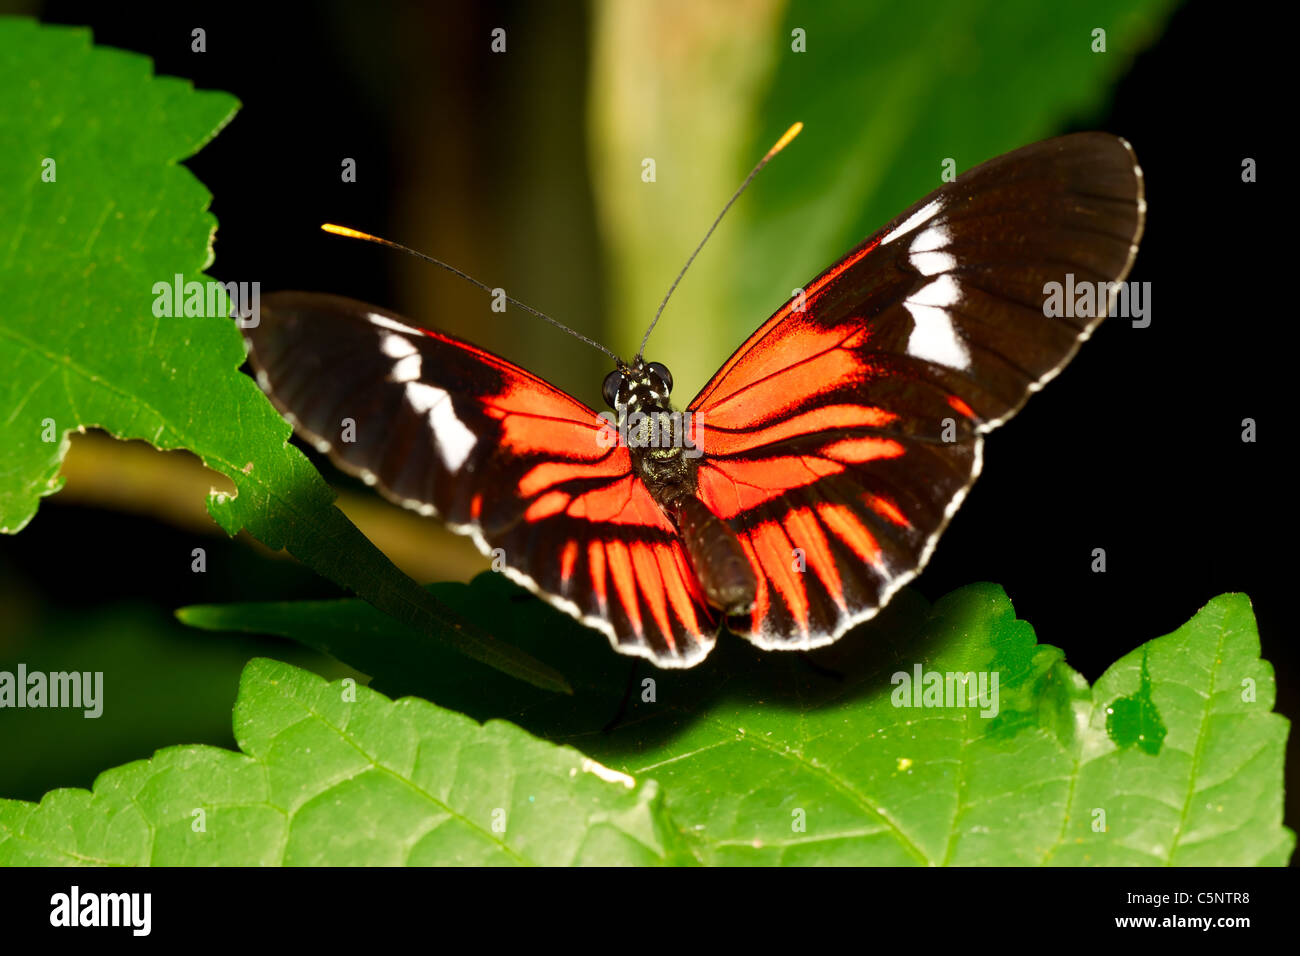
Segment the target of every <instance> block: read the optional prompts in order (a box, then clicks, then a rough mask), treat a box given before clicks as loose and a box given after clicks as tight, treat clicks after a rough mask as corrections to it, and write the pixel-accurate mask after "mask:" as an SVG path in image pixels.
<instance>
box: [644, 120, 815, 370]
mask: <svg viewBox="0 0 1300 956" xmlns="http://www.w3.org/2000/svg"><path fill="white" fill-rule="evenodd" d="M802 131H803V123H795V124H794V125H793V126H791V127H790V128H789V129H788V130H786V131H785V133H784V134H782V136H781V138H780V139H778V140H777V141H776V145H774V146H773V147H772V148H771V149H769V150H768V151H767V154H766V155H764V157H763V158H762V159H760V160H759V161H758V165H756V166H755V167H754V168H753V169H751V170H750V171H749V175H748V176H746V177H745V181H744V182H743V183H741V184H740V188H739V189H737V190H736V192H735V193H734V194H733V195H732V197H731V198H730V199H728V200H727V204H726V205H725V206H723V207H722V212H720V213H718V218H717V219H715V220H713V225H711V226H709V231H708V232H706V233H705V234H704V238H703V239H701V240H700V244H699V245H698V246H696V247H695V251H694V252H692V253H691V257H690V258H689V259H687V260H686V265H684V266H682V271H681V272H679V273H677V278H676V279H674V280H673V284H672V287H671V288H670V289H669V290H668V294H667V295H666V296H664V300H663V301H662V302H660V303H659V311H657V312H656V313H655V317H654V318H653V319H651V320H650V328H648V329H646V330H645V337H644V338H643V339H641V348H639V349H637V353H636V361H640V360H641V356H642V355H644V354H645V347H646V343H647V342H649V341H650V333H651V332H653V331H654V330H655V325H656V324H657V323H658V322H659V316H661V315H663V312H664V306H666V305H667V304H668V300H669V299H671V298H672V297H673V293H674V292H676V291H677V284H678V283H679V282H681V281H682V276H684V275H686V270H687V269H689V268H690V267H691V263H692V262H694V261H695V257H696V256H698V255H699V254H700V250H701V249H703V248H704V244H705V243H706V242H708V241H709V236H711V235H713V230H714V229H717V228H718V223H720V222H722V217H723V216H725V215H726V214H727V210H728V209H730V208H731V206H732V204H733V203H734V202H735V201H736V200H737V199H739V198H740V194H741V193H743V192H744V191H745V188H746V187H747V186H749V184H750V183H751V182H753V180H754V177H755V176H757V175H758V171H759V170H760V169H762V168H763V167H764V166H766V165H767V164H768V163H769V162H770V161H771V159H772V157H773V156H775V155H776V154H777V153H779V152H781V150H783V149H785V148H786V147H787V146H789V145H790V140H792V139H794V138H795V137H796V136H798V135H799V133H800V132H802Z"/></svg>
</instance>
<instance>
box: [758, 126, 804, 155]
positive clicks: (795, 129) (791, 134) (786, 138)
mask: <svg viewBox="0 0 1300 956" xmlns="http://www.w3.org/2000/svg"><path fill="white" fill-rule="evenodd" d="M802 132H803V123H795V124H794V125H793V126H791V127H790V128H789V129H788V130H786V131H785V134H784V135H783V136H782V137H781V138H780V139H778V140H777V141H776V145H775V146H773V147H772V148H771V149H769V150H768V151H767V155H768V156H769V157H772V156H775V155H776V154H777V153H779V152H781V150H783V149H785V148H786V147H787V146H789V145H790V140H792V139H794V138H795V137H796V136H798V135H799V134H800V133H802Z"/></svg>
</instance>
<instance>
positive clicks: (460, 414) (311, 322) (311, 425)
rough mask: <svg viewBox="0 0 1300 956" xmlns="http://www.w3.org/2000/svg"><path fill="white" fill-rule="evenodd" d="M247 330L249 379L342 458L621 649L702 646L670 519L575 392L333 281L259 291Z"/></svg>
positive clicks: (670, 661)
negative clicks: (335, 287)
mask: <svg viewBox="0 0 1300 956" xmlns="http://www.w3.org/2000/svg"><path fill="white" fill-rule="evenodd" d="M245 336H246V339H247V341H248V344H249V357H250V360H251V362H252V364H253V367H254V369H255V371H256V373H257V377H258V381H259V384H260V385H261V386H262V388H263V389H264V390H265V391H266V392H267V393H268V394H269V395H270V396H271V397H272V400H273V401H274V402H275V404H276V405H277V407H279V408H280V410H281V411H282V412H284V413H285V415H286V417H288V418H289V420H290V422H291V423H292V424H293V425H294V426H295V428H296V429H297V430H298V431H299V433H300V434H302V435H303V437H305V438H307V439H308V440H310V441H312V442H313V443H314V444H315V445H316V446H317V448H318V449H320V450H322V451H325V452H328V453H329V455H330V457H331V458H332V459H333V460H334V462H335V463H336V464H337V465H339V466H340V467H341V468H343V469H344V470H346V471H348V472H351V473H352V474H356V475H359V476H360V477H362V479H364V480H365V481H366V482H367V483H369V484H373V485H376V486H377V487H378V488H379V489H380V490H381V491H382V492H383V493H384V494H385V495H386V496H387V497H389V498H391V499H392V500H394V501H396V502H398V503H400V504H402V505H405V506H406V507H409V508H413V509H415V510H417V511H419V512H420V513H422V514H426V515H431V516H432V515H437V516H439V517H441V518H442V520H443V521H445V522H446V523H447V524H448V525H449V526H450V527H451V528H452V529H453V530H455V531H458V532H460V533H463V534H469V535H471V536H472V537H473V538H474V540H475V542H476V543H477V544H478V546H479V548H480V549H481V550H482V551H483V552H484V553H485V554H488V555H491V556H493V558H494V559H495V560H499V561H501V562H503V563H504V570H505V571H506V573H508V574H510V576H511V577H512V578H514V579H515V580H517V581H519V582H520V583H522V584H524V585H525V586H527V587H529V588H530V589H531V590H533V591H534V592H536V593H538V594H540V595H542V596H543V597H545V598H546V599H547V600H549V601H551V602H552V603H554V604H555V605H557V606H558V607H560V608H562V609H563V610H565V611H567V612H568V613H570V614H572V615H573V616H575V617H577V618H578V619H579V620H582V621H583V622H584V623H586V624H588V625H590V626H592V627H595V628H597V629H599V630H601V631H602V632H604V633H605V634H606V635H607V636H608V637H609V638H610V640H611V642H613V643H614V644H615V646H616V647H617V648H618V649H619V650H620V651H623V652H624V653H630V654H638V655H641V656H644V657H649V658H651V659H653V660H655V661H656V663H658V664H660V665H661V666H678V667H683V666H689V665H690V664H693V663H696V662H697V661H698V660H700V659H701V658H702V657H703V656H704V655H705V654H707V653H708V651H709V649H710V648H711V647H712V646H713V642H714V640H715V635H716V631H717V618H716V614H715V612H713V611H712V610H711V609H709V608H708V606H707V605H706V604H705V603H704V601H703V599H702V597H701V595H700V590H699V586H698V584H697V583H696V579H695V576H694V575H693V574H692V573H691V571H690V567H689V564H688V561H687V558H686V555H685V552H684V551H683V549H682V545H681V542H680V540H679V539H678V536H677V533H676V530H675V528H674V527H673V525H672V523H671V522H670V521H669V520H668V519H667V518H666V517H665V516H664V514H663V512H662V511H661V510H660V508H659V506H658V505H657V504H656V503H655V501H654V500H653V498H651V496H650V494H649V492H648V491H647V490H646V488H645V486H644V485H643V484H642V483H641V482H640V481H639V480H638V479H637V478H636V477H635V476H634V474H633V471H632V461H631V457H630V455H629V453H628V450H627V448H626V447H624V446H620V445H618V443H617V441H616V440H613V439H612V437H608V436H606V435H604V434H602V429H605V428H607V426H606V424H605V423H604V421H602V419H600V418H599V417H598V416H597V415H596V413H595V412H594V411H592V410H591V409H590V408H588V407H587V406H586V405H585V404H583V403H582V402H580V401H578V400H577V399H575V398H572V397H571V396H569V395H567V394H565V393H564V392H562V391H560V390H559V389H557V388H555V387H554V386H552V385H550V384H548V383H547V382H545V381H543V380H542V379H540V378H538V377H536V376H534V375H531V374H530V373H528V372H526V371H524V370H523V369H521V368H519V367H518V366H516V365H513V364H511V363H510V362H507V361H506V360H505V359H502V358H500V357H498V356H496V355H493V354H491V353H489V352H486V351H484V350H482V349H479V348H477V347H475V346H473V345H470V344H469V343H467V342H463V341H460V340H459V339H456V338H454V337H452V336H449V335H445V334H442V333H437V332H432V331H428V330H424V329H420V328H416V327H415V326H412V325H410V324H409V323H408V322H407V321H406V320H405V319H403V318H401V317H400V316H398V315H396V314H394V313H391V312H386V311H384V310H382V309H377V308H375V307H374V306H370V305H366V304H364V303H361V302H356V301H353V300H350V299H344V298H341V297H338V296H331V295H321V294H315V293H303V292H282V293H275V294H273V295H268V296H266V297H264V299H263V303H262V310H261V322H260V323H259V324H258V326H256V327H255V328H251V329H247V330H245Z"/></svg>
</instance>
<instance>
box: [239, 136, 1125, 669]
mask: <svg viewBox="0 0 1300 956" xmlns="http://www.w3.org/2000/svg"><path fill="white" fill-rule="evenodd" d="M770 155H771V154H769V156H770ZM1145 209H1146V203H1145V200H1144V199H1143V183H1142V172H1141V170H1140V169H1139V168H1138V165H1137V162H1136V160H1135V158H1134V155H1133V151H1132V149H1131V147H1130V146H1129V144H1128V143H1127V142H1125V141H1124V140H1122V139H1119V138H1117V137H1115V136H1110V135H1106V134H1102V133H1082V134H1076V135H1072V136H1065V137H1061V138H1059V139H1053V140H1047V141H1045V142H1041V143H1036V144H1034V145H1031V146H1027V147H1024V148H1023V149H1019V150H1016V151H1014V152H1011V153H1007V154H1006V155H1003V156H1000V157H998V158H996V159H993V160H990V161H989V162H986V163H984V164H982V165H980V166H977V167H975V168H974V169H971V170H969V171H968V172H966V173H963V174H962V175H960V176H959V177H958V178H957V179H956V180H955V181H954V182H951V183H948V184H946V185H944V186H943V187H941V188H940V189H938V190H936V191H935V192H934V193H932V194H931V195H930V196H928V197H926V198H925V199H923V200H921V201H920V202H919V203H917V204H916V205H915V206H913V207H912V208H910V209H908V210H907V211H906V212H904V213H903V214H902V215H900V216H899V217H898V218H897V219H895V220H894V221H893V222H891V223H890V224H889V225H887V226H885V227H884V228H883V229H881V230H880V231H879V232H877V233H876V234H875V235H874V236H872V237H871V238H869V239H867V240H866V241H865V242H863V243H862V244H861V245H859V246H858V247H857V248H856V249H854V250H853V251H851V252H850V253H849V254H848V255H846V256H845V257H844V258H843V259H841V260H840V261H839V262H837V263H836V264H835V265H833V266H831V267H830V268H829V269H827V270H826V271H825V272H824V273H822V274H821V275H820V276H818V277H817V278H816V279H815V280H813V281H812V282H810V283H808V284H807V286H806V287H805V288H804V290H803V294H802V296H796V297H795V298H794V299H792V300H791V301H790V302H788V303H787V304H786V305H785V306H783V307H782V308H781V309H780V310H779V311H777V313H776V314H775V315H773V316H772V317H771V318H770V319H768V320H767V321H766V322H764V323H763V324H762V325H761V326H760V327H759V328H758V330H757V331H756V332H754V334H753V335H751V336H750V337H749V339H748V340H747V341H746V342H745V343H744V344H743V345H741V347H740V348H739V349H737V350H736V352H735V354H734V355H732V356H731V358H729V359H728V360H727V361H726V363H725V364H724V365H723V366H722V368H721V369H720V370H719V371H718V372H717V374H716V375H714V376H713V378H712V380H711V381H710V382H709V383H708V384H707V385H706V386H705V387H704V389H703V391H701V392H700V394H699V395H697V396H696V397H695V398H694V400H692V401H691V403H690V405H688V406H687V411H689V412H690V413H692V416H691V421H690V430H689V437H688V438H687V439H684V440H683V441H678V442H669V443H661V444H660V446H659V447H654V446H652V445H651V444H650V443H649V442H646V441H639V442H638V441H629V440H627V436H624V437H623V438H622V439H618V438H614V439H612V437H611V436H612V435H613V433H614V431H615V429H613V428H612V427H611V422H610V421H609V419H608V418H602V417H600V416H598V415H597V413H596V412H595V411H593V410H592V409H591V408H589V407H588V406H587V405H585V404H584V403H582V402H580V401H578V400H577V399H576V398H573V397H572V396H570V395H568V394H566V393H564V392H562V391H560V390H559V389H558V388H555V387H554V386H552V385H549V384H548V383H547V382H545V381H544V380H542V379H541V378H538V377H537V376H535V375H533V374H531V373H529V372H527V371H524V370H523V369H522V368H520V367H518V366H517V365H514V364H512V363H510V362H508V361H506V360H505V359H502V358H500V357H498V356H496V355H493V354H491V353H489V352H486V351H484V350H483V349H480V348H477V347H475V346H473V345H471V344H469V343H468V342H463V341H461V340H459V339H456V338H454V337H452V336H450V335H446V334H443V333H440V332H433V331H429V330H426V329H421V328H418V327H416V326H414V325H412V324H411V323H409V322H408V321H407V320H405V319H403V318H401V317H400V316H398V315H395V314H393V313H391V312H388V311H385V310H383V309H379V308H375V307H373V306H369V305H365V304H363V303H360V302H355V301H352V300H348V299H343V298H339V297H336V296H329V295H321V294H312V293H300V292H289V293H277V294H275V295H273V296H268V297H267V298H266V299H265V300H264V302H263V306H262V314H261V322H260V324H259V325H257V326H256V327H255V328H250V329H247V330H246V331H245V335H246V337H247V341H248V345H249V354H250V358H251V360H252V364H253V367H254V368H255V370H256V372H257V378H258V382H259V383H260V385H261V386H262V388H263V389H264V390H265V391H266V392H267V393H268V394H269V395H270V397H271V399H272V401H273V402H274V403H275V405H276V406H277V407H278V408H279V409H280V410H281V411H282V412H283V413H284V414H285V415H286V416H287V417H288V418H289V420H290V421H291V422H292V423H293V425H294V426H295V427H296V428H297V429H298V431H299V432H300V433H301V434H303V435H304V436H305V437H307V438H309V439H311V440H312V441H313V442H315V444H316V445H317V447H318V448H320V449H322V450H326V451H328V452H329V454H330V455H331V457H332V458H333V460H334V461H335V462H336V463H337V464H338V465H339V466H340V467H342V468H343V469H345V470H347V471H349V472H352V473H355V474H358V475H360V476H361V477H362V478H363V479H365V480H366V481H367V482H368V483H370V484H374V485H376V486H377V487H378V488H379V489H380V490H381V491H382V492H383V493H384V494H385V495H386V496H388V497H389V498H391V499H393V500H394V501H397V502H399V503H401V504H403V505H406V506H408V507H410V508H414V509H416V510H417V511H419V512H420V513H422V514H426V515H431V516H432V515H437V516H439V517H441V518H442V520H443V521H444V522H446V523H447V524H448V525H449V526H450V527H451V528H452V529H453V530H455V531H457V532H460V533H463V534H468V535H470V536H471V537H472V538H473V539H474V541H475V542H476V543H477V545H478V546H479V548H480V549H481V550H483V551H484V553H492V552H493V551H494V550H495V549H500V551H497V552H496V553H497V554H498V555H499V556H501V557H502V558H503V559H504V563H505V565H506V573H508V574H509V576H510V577H511V578H513V579H514V580H516V581H518V582H519V583H521V584H523V585H524V586H526V587H528V588H529V589H530V590H532V591H534V592H536V593H537V594H539V595H541V596H542V597H544V598H545V599H546V600H548V601H550V602H551V603H552V604H554V605H556V606H557V607H559V608H561V609H563V610H564V611H566V612H568V613H569V614H571V615H573V616H574V617H576V618H577V619H578V620H580V621H582V622H583V623H584V624H587V625H589V626H591V627H594V628H596V629H597V630H599V631H601V632H603V633H604V634H605V635H606V636H608V637H609V639H610V642H611V643H612V644H613V646H614V648H615V649H616V650H618V651H620V652H622V653H625V654H633V655H638V656H642V657H646V658H649V659H650V660H652V661H654V662H655V663H656V664H658V665H660V666H663V667H689V666H691V665H693V664H696V663H698V662H699V661H700V660H702V659H703V658H704V656H705V655H706V654H708V652H709V650H710V649H711V648H712V647H713V645H714V642H715V639H716V635H717V632H718V630H719V623H720V621H721V620H722V619H723V618H725V619H726V622H727V626H728V627H729V628H730V629H731V630H732V631H733V632H735V633H737V634H740V635H742V636H744V637H746V638H748V639H749V640H750V641H752V642H754V643H755V644H757V645H758V646H759V647H763V648H771V649H790V650H794V649H807V648H813V647H818V646H821V645H824V644H828V643H830V642H832V641H834V640H836V639H837V638H838V637H840V636H841V635H842V634H844V633H845V632H846V631H847V630H848V629H849V628H851V627H852V626H854V625H855V624H857V623H859V622H861V621H864V620H866V619H867V618H870V617H871V616H872V615H874V614H875V613H876V612H877V611H879V610H880V609H881V608H882V607H883V606H884V605H885V604H886V602H888V601H889V599H890V597H891V596H892V595H893V594H894V592H896V591H897V590H898V589H899V588H900V587H902V586H903V585H904V584H905V583H906V582H908V581H909V580H911V579H912V578H913V577H915V576H916V575H917V574H918V573H919V572H920V570H921V569H922V568H923V567H924V566H925V563H926V561H927V560H928V559H929V557H930V554H931V552H932V551H933V549H934V546H935V543H936V541H937V539H938V537H939V535H940V534H941V533H942V532H943V529H944V527H945V526H946V525H947V524H948V521H949V519H950V518H951V517H952V515H953V512H955V511H956V509H957V507H958V506H959V505H960V504H961V501H962V499H963V498H964V497H965V495H966V493H967V491H969V489H970V487H971V484H972V483H973V482H974V480H975V478H976V476H977V475H978V474H979V471H980V463H981V451H982V446H983V436H984V434H985V433H986V432H989V431H991V430H992V429H994V428H996V427H997V426H999V425H1001V424H1002V423H1003V422H1005V421H1007V419H1009V418H1010V417H1011V416H1012V415H1014V414H1015V413H1016V411H1017V410H1018V409H1019V408H1020V407H1021V406H1022V405H1023V404H1024V402H1025V400H1026V399H1027V398H1028V396H1029V395H1030V393H1032V392H1034V391H1036V390H1037V389H1038V388H1039V387H1041V386H1042V385H1043V383H1045V382H1047V381H1048V380H1049V379H1051V378H1053V377H1054V376H1055V375H1056V374H1057V373H1058V372H1060V370H1061V369H1062V368H1063V367H1064V366H1065V364H1066V363H1067V362H1068V361H1069V360H1070V358H1071V357H1072V356H1073V355H1074V353H1075V352H1076V351H1077V349H1078V348H1079V345H1080V343H1082V342H1083V340H1084V339H1086V338H1088V336H1089V335H1090V334H1091V333H1092V331H1093V329H1094V328H1095V327H1096V325H1097V324H1098V323H1099V322H1100V321H1101V318H1102V317H1104V315H1105V313H1106V311H1107V310H1106V309H1105V308H1102V309H1099V310H1096V311H1097V313H1098V314H1096V315H1093V316H1081V317H1076V318H1072V317H1063V318H1057V317H1051V318H1049V317H1047V315H1046V311H1045V308H1044V300H1045V293H1046V287H1047V284H1048V283H1053V282H1059V283H1062V284H1064V283H1065V282H1066V276H1067V274H1072V275H1073V282H1074V283H1075V284H1076V286H1077V285H1079V284H1081V283H1085V282H1087V283H1099V282H1100V283H1105V282H1120V281H1122V280H1123V279H1124V278H1125V276H1126V275H1127V274H1128V271H1129V268H1130V266H1131V265H1132V264H1133V258H1134V256H1135V254H1136V252H1137V243H1138V240H1139V238H1140V237H1141V234H1142V228H1143V219H1144V216H1145ZM643 349H644V344H643ZM611 354H612V353H611ZM671 388H672V377H671V375H670V374H669V373H668V370H667V369H666V368H665V367H664V366H662V365H660V364H659V363H647V362H645V361H644V360H643V359H642V358H641V356H640V355H638V356H637V357H636V358H635V359H634V360H633V361H631V362H623V361H621V360H617V359H616V367H615V370H614V371H613V372H611V373H610V375H609V377H608V378H607V379H606V381H605V388H604V395H605V399H606V401H607V402H608V403H609V404H610V405H611V407H613V408H614V409H615V411H616V413H617V416H618V421H619V422H622V423H624V424H627V423H629V422H633V423H634V425H633V429H632V431H631V434H632V435H634V436H635V435H637V434H642V437H645V434H646V433H644V432H638V431H637V429H639V428H644V427H645V425H646V423H647V422H648V423H649V425H650V426H651V427H652V429H653V426H656V425H658V424H663V425H665V426H668V425H671V424H673V423H677V425H679V426H680V424H681V423H682V421H683V420H682V419H680V418H671V419H670V418H669V417H668V416H670V415H671V414H672V409H671V406H670V404H669V392H670V390H671ZM606 415H607V416H608V413H606ZM345 419H349V420H351V423H352V425H351V427H352V428H353V429H354V434H353V435H352V436H345V437H351V438H352V440H341V433H342V430H343V429H344V428H346V427H349V426H348V425H345V423H344V420H345ZM653 433H654V432H653V431H652V432H651V434H653ZM665 446H666V447H665Z"/></svg>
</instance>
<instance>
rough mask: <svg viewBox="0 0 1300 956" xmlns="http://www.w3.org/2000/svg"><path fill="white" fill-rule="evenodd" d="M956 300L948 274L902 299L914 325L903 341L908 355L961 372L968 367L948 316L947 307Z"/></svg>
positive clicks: (957, 291)
mask: <svg viewBox="0 0 1300 956" xmlns="http://www.w3.org/2000/svg"><path fill="white" fill-rule="evenodd" d="M960 301H961V289H960V288H958V286H957V281H956V280H955V279H954V278H953V277H952V276H950V275H943V276H940V277H939V278H937V279H935V280H934V281H933V282H931V283H929V284H928V285H924V286H922V287H921V288H919V289H917V290H916V292H915V293H914V294H913V296H912V297H911V298H910V299H906V300H904V302H903V305H904V306H905V307H906V308H907V311H908V312H911V313H912V321H913V323H914V324H913V326H912V334H911V336H910V337H909V338H908V340H907V354H908V355H912V356H915V357H916V358H919V359H924V360H925V361H927V362H934V363H935V364H936V365H944V366H946V367H948V368H955V369H959V370H962V371H965V370H968V369H969V368H970V349H968V348H967V347H966V342H965V341H964V340H963V339H962V337H961V336H960V335H959V334H958V332H957V329H956V328H955V327H954V326H953V324H952V316H951V315H950V314H949V313H948V308H949V307H950V306H954V305H956V304H957V303H958V302H960Z"/></svg>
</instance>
